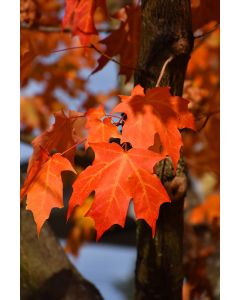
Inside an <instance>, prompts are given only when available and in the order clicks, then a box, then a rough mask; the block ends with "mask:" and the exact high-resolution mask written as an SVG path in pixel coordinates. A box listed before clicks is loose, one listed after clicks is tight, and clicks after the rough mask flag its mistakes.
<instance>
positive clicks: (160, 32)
mask: <svg viewBox="0 0 240 300" xmlns="http://www.w3.org/2000/svg"><path fill="white" fill-rule="evenodd" d="M192 47H193V35H192V31H191V10H190V1H189V0H174V1H173V0H143V1H142V27H141V47H140V55H139V60H138V67H137V71H136V72H135V84H139V83H140V84H141V85H142V86H143V87H144V88H145V89H146V88H150V87H154V86H155V85H156V82H157V80H158V77H159V73H160V71H161V69H162V67H163V65H164V63H165V62H166V61H167V60H168V59H169V58H170V57H172V58H173V59H172V60H171V62H169V64H168V65H167V68H166V69H165V72H164V76H163V78H162V80H161V85H162V86H170V87H171V92H172V94H173V95H178V96H181V95H182V90H183V83H184V77H185V72H186V67H187V63H188V60H189V57H190V53H191V50H192ZM159 170H160V171H159V173H160V174H161V176H160V178H161V180H163V181H169V180H171V183H170V184H169V185H170V194H171V196H172V197H171V198H172V200H175V201H173V202H172V203H171V204H169V203H165V204H163V205H162V206H161V209H160V215H159V218H158V220H157V228H156V235H155V238H154V239H152V236H151V230H150V228H149V227H148V225H147V224H146V223H145V222H144V221H139V222H138V225H137V250H138V255H137V264H136V299H137V300H142V299H144V300H147V299H151V300H154V299H160V300H179V299H182V282H183V271H182V247H183V246H182V243H183V202H184V196H185V192H186V177H185V175H184V167H183V164H182V163H180V164H179V167H178V170H177V176H175V177H174V176H173V173H172V171H171V166H170V164H169V163H167V162H166V161H165V163H163V164H160V166H159ZM173 177H174V178H173Z"/></svg>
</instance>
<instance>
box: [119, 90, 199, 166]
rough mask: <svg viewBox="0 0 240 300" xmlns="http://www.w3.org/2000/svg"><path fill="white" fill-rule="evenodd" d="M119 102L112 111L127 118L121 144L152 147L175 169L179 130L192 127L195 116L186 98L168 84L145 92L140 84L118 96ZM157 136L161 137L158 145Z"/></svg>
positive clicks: (179, 137) (179, 139) (178, 149)
mask: <svg viewBox="0 0 240 300" xmlns="http://www.w3.org/2000/svg"><path fill="white" fill-rule="evenodd" d="M120 97H121V100H122V102H121V103H120V104H118V105H117V106H116V107H115V108H114V109H113V112H123V113H125V114H126V115H127V120H126V121H125V123H124V126H123V129H122V139H121V141H122V143H124V142H129V143H131V145H132V146H133V147H134V148H141V149H150V147H152V148H151V149H152V150H154V151H158V152H160V153H162V155H164V156H166V155H169V156H170V157H171V159H172V162H173V166H174V168H175V169H176V167H177V162H178V160H179V156H180V148H181V146H182V137H181V134H180V132H179V129H182V128H191V129H194V128H195V124H194V117H193V115H192V114H191V113H190V112H189V111H188V101H187V100H186V99H183V98H180V97H176V96H174V97H173V96H171V94H170V89H169V88H168V87H156V88H153V89H148V90H147V92H146V94H145V93H144V90H143V88H142V87H141V86H140V85H137V86H135V88H134V89H133V90H132V93H131V96H120ZM156 135H157V136H158V137H159V138H160V144H159V145H157V142H156V141H157V139H156ZM160 146H161V147H160Z"/></svg>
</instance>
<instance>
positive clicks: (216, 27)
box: [194, 23, 220, 39]
mask: <svg viewBox="0 0 240 300" xmlns="http://www.w3.org/2000/svg"><path fill="white" fill-rule="evenodd" d="M219 26H220V24H219V23H217V24H216V25H215V26H213V28H212V29H211V30H209V31H207V32H204V33H201V34H199V35H194V38H195V39H200V38H205V37H207V36H208V35H209V34H211V33H212V32H214V31H215V30H216V29H218V28H219Z"/></svg>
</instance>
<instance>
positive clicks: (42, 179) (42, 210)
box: [24, 153, 75, 234]
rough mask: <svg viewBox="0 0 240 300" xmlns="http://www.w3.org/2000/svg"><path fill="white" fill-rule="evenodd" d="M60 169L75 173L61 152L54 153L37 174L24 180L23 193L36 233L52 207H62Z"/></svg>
mask: <svg viewBox="0 0 240 300" xmlns="http://www.w3.org/2000/svg"><path fill="white" fill-rule="evenodd" d="M62 171H72V172H74V173H75V170H74V169H73V167H72V165H71V163H70V162H69V161H68V160H67V159H66V158H64V157H62V156H61V154H59V153H56V154H54V155H53V156H52V157H50V158H49V159H48V160H47V161H45V163H44V164H42V166H41V168H40V169H39V170H38V171H37V174H34V176H33V177H31V178H32V180H31V181H29V182H28V181H26V182H27V183H28V184H26V186H25V190H24V193H25V194H27V209H29V210H31V211H32V213H33V216H34V220H35V222H36V224H37V230H38V234H39V233H40V230H41V227H42V225H43V223H44V222H45V220H46V219H47V218H48V217H49V215H50V212H51V210H52V208H54V207H58V208H61V207H63V199H62V189H63V184H62V179H61V172H62ZM31 178H30V179H31ZM30 179H29V180H30Z"/></svg>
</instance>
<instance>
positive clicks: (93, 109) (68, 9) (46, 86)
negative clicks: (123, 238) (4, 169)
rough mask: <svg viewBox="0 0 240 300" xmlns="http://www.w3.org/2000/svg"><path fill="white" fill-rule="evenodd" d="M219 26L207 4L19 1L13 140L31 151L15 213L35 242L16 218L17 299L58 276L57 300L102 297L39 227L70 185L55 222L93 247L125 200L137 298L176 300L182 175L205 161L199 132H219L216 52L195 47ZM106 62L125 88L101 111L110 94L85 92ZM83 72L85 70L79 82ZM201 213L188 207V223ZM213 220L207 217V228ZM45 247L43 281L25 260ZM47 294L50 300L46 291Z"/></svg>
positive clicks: (122, 213)
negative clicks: (82, 232) (72, 223)
mask: <svg viewBox="0 0 240 300" xmlns="http://www.w3.org/2000/svg"><path fill="white" fill-rule="evenodd" d="M210 11H211V12H212V13H210ZM62 16H63V17H62ZM218 26H219V3H218V2H217V1H208V0H201V1H191V3H190V1H189V0H179V1H170V0H169V1H162V0H145V1H141V3H140V1H105V0H91V1H89V0H79V1H78V0H73V1H72V0H66V3H62V1H57V0H54V1H50V2H46V1H41V0H22V1H21V86H22V89H23V96H22V98H21V140H22V141H23V142H26V143H31V145H32V147H33V154H32V156H31V158H30V159H29V163H28V167H27V174H26V178H25V180H24V183H23V186H22V188H21V199H22V205H23V206H25V199H26V209H27V210H29V211H31V212H32V214H33V217H34V221H35V223H36V232H37V233H38V237H39V240H38V239H37V237H36V236H35V231H34V230H35V228H34V230H30V233H27V229H26V225H24V224H29V226H31V228H32V225H31V224H32V223H31V222H32V220H31V216H30V212H28V213H27V212H25V211H22V212H21V214H22V216H23V219H22V224H23V225H22V246H21V247H22V257H23V258H22V262H23V268H22V269H23V271H22V278H23V283H22V289H23V290H24V296H25V295H26V299H27V297H30V296H31V295H32V294H34V293H37V292H39V291H40V292H39V293H40V295H42V297H45V296H46V295H49V294H48V293H49V290H48V288H49V286H51V285H54V286H55V285H59V283H61V282H62V281H63V280H65V278H66V277H69V278H72V281H71V280H70V281H69V285H68V287H67V288H66V289H65V290H64V293H63V294H64V295H71V297H72V298H71V299H75V298H74V295H73V294H72V293H73V292H72V291H73V290H74V289H77V290H78V292H77V293H78V295H84V297H85V298H84V299H101V296H100V294H99V293H98V291H97V290H96V289H95V288H94V286H92V285H91V284H90V283H89V282H87V281H86V280H85V279H83V278H82V277H81V276H80V275H79V274H77V272H76V270H75V269H74V268H73V267H72V266H71V264H70V263H69V261H68V260H67V258H66V257H65V255H64V253H63V252H62V250H61V249H60V248H58V246H57V242H56V240H54V237H53V235H52V233H51V230H50V229H49V227H48V226H47V225H46V224H45V222H46V220H47V219H48V218H49V216H50V213H51V211H52V209H53V208H63V207H64V205H65V204H66V203H64V201H63V185H64V184H65V183H66V181H67V180H68V179H69V178H71V180H70V182H71V185H72V193H71V196H70V200H69V202H68V203H67V206H68V209H67V215H66V218H67V220H74V219H76V218H79V217H81V218H83V219H84V220H85V221H86V220H87V221H86V222H87V224H88V226H87V227H86V228H91V230H92V229H93V228H94V230H95V231H93V232H95V233H94V234H95V236H96V239H97V240H99V239H101V237H102V235H103V234H104V232H106V231H108V230H109V229H110V228H111V227H112V226H113V225H116V224H118V225H120V226H121V227H124V224H125V220H126V215H127V211H128V207H129V203H130V201H131V200H132V201H133V205H134V211H135V215H136V219H137V233H136V235H137V262H136V280H135V281H136V299H163V300H169V299H171V300H174V299H182V284H183V278H184V270H183V267H184V264H183V226H184V219H183V218H184V212H183V208H184V198H185V196H186V193H187V185H188V182H189V179H188V176H189V175H188V172H187V169H188V168H189V169H190V171H191V172H193V173H194V172H195V173H196V174H198V175H199V174H200V173H201V172H203V171H205V170H206V168H205V169H204V168H203V169H201V170H200V171H199V169H198V167H199V165H198V162H199V159H200V161H201V157H204V158H205V159H208V157H207V156H206V152H208V149H209V148H205V150H204V151H205V153H204V151H203V153H202V156H201V155H198V157H197V158H196V157H195V156H196V153H194V151H193V149H194V147H193V145H194V143H195V142H196V141H198V142H200V141H201V139H202V138H203V139H204V140H205V141H206V140H207V141H210V140H211V137H210V134H211V132H212V129H209V128H208V126H218V123H219V107H218V103H219V100H218V90H219V75H218V66H217V63H216V64H215V65H216V66H214V68H215V69H214V70H215V73H214V72H213V71H212V69H211V72H210V71H209V70H210V68H211V66H209V65H207V58H208V57H207V56H209V55H213V56H214V55H215V56H216V55H218V54H216V53H217V51H218V50H217V49H218V45H216V43H217V42H216V41H215V44H214V42H213V44H214V45H211V46H210V47H212V48H211V50H209V49H208V46H209V45H205V40H206V39H207V38H208V36H211V35H212V34H218V33H219V29H218ZM204 47H205V48H204ZM204 49H205V50H204ZM197 51H200V54H198V55H197V57H198V59H199V57H200V55H202V56H203V55H205V56H204V57H205V58H206V63H205V65H203V64H200V63H199V61H198V59H196V57H194V52H197ZM201 51H202V52H203V53H202V52H201ZM192 53H193V54H192ZM191 55H192V61H191V60H190V57H191ZM216 59H218V57H217V56H216ZM189 60H190V64H189V65H188V62H189ZM109 62H112V63H114V64H115V65H116V66H117V67H118V71H119V77H121V78H124V80H125V82H124V81H123V80H122V81H121V84H120V86H121V95H120V96H118V98H117V99H118V101H119V103H117V104H112V103H114V101H115V103H116V96H117V95H119V94H120V92H119V91H115V90H111V91H109V92H108V93H106V94H93V93H92V91H91V89H90V88H89V85H88V82H89V80H91V76H93V74H96V73H98V72H99V74H100V72H101V70H103V69H104V68H105V66H106V65H107V64H108V63H109ZM198 64H199V65H198ZM84 70H90V73H89V74H88V76H87V77H86V76H84V72H83V71H84ZM186 78H187V80H186ZM31 81H32V82H33V81H34V82H38V83H41V84H42V87H41V89H40V90H39V92H37V93H36V94H35V95H34V96H31V97H29V96H27V95H26V94H27V93H25V95H24V89H25V90H27V88H29V85H31ZM129 86H131V88H130V89H129ZM60 91H61V92H64V93H62V94H61V93H60ZM183 91H184V96H183ZM209 93H212V94H211V95H210V94H209ZM60 94H61V95H60ZM123 94H124V95H123ZM63 95H65V101H64V99H61V97H62V98H64V96H63ZM66 98H68V101H66ZM69 99H71V100H70V101H69ZM209 99H210V100H211V101H210V100H209ZM72 107H75V109H72ZM109 107H111V108H110V109H109ZM52 115H53V116H54V122H52V124H51V125H50V119H51V117H52ZM206 130H207V131H206ZM39 131H40V133H39V134H38V135H37V136H36V132H39ZM207 145H208V144H207ZM213 153H214V159H215V161H214V159H213V158H212V157H211V158H210V159H209V161H211V164H212V165H210V163H209V161H208V160H207V161H206V162H205V164H206V165H207V166H208V168H209V169H210V171H213V172H215V174H216V177H217V183H216V184H215V191H217V190H218V170H217V169H216V168H217V167H216V166H218V157H217V155H218V147H217V146H216V151H215V152H213ZM198 154H199V153H198ZM216 157H217V158H216ZM201 164H202V162H201ZM202 166H203V164H202ZM66 174H67V175H66ZM201 174H202V173H201ZM64 175H66V176H67V178H68V179H66V180H65V181H64ZM68 183H69V180H68ZM214 199H215V200H216V199H218V198H216V197H215V198H214ZM215 200H213V202H214V203H215ZM211 201H212V200H211ZM211 201H210V202H211ZM216 201H217V203H218V201H219V199H218V200H216ZM211 203H212V202H211ZM65 206H66V205H65ZM207 207H209V206H207V205H205V206H204V207H201V208H198V212H196V211H195V213H193V214H192V215H191V217H190V220H191V222H194V220H195V219H194V214H195V216H196V215H199V211H200V210H201V213H200V214H201V215H204V214H205V213H206V211H208V209H207ZM218 217H219V216H218V213H217V209H216V210H215V214H214V217H209V218H208V220H207V221H208V223H211V222H212V221H213V220H215V221H216V218H218ZM204 220H205V219H204ZM201 222H202V221H201ZM44 224H45V225H44ZM85 224H86V223H85ZM30 241H31V243H33V244H34V249H35V250H36V253H37V254H36V258H33V257H32V256H31V255H32V253H31V249H30V248H29V242H30ZM38 245H40V247H39V246H38ZM49 247H57V248H58V250H57V252H56V258H55V259H54V258H53V257H51V256H50V257H49V258H48V263H49V265H51V266H52V272H49V271H48V270H47V269H46V268H44V267H41V268H40V271H39V274H38V276H35V277H34V275H33V274H34V269H31V268H30V267H29V265H28V262H27V260H25V259H24V257H26V255H28V256H30V257H31V259H32V265H33V266H34V267H35V268H36V267H37V266H39V265H41V262H42V261H43V259H44V256H45V257H46V255H47V253H48V249H49ZM70 248H71V246H70ZM39 249H41V253H40V252H39ZM61 260H62V262H61ZM69 274H70V275H69ZM32 277H33V279H31V278H32ZM37 277H39V278H40V280H39V279H38V278H37ZM194 284H197V283H195V282H194ZM29 286H31V290H30V291H29ZM77 287H78V288H77ZM191 293H194V289H193V288H192V289H191ZM63 294H62V295H61V297H64V295H63ZM54 297H55V298H56V297H58V298H56V299H60V298H59V297H60V295H57V294H51V299H55V298H54ZM75 297H79V296H77V294H76V296H75ZM41 299H42V298H41ZM61 299H65V298H61ZM66 299H67V298H66ZM76 299H79V298H76ZM82 299H83V298H82ZM185 299H187V298H185Z"/></svg>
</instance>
